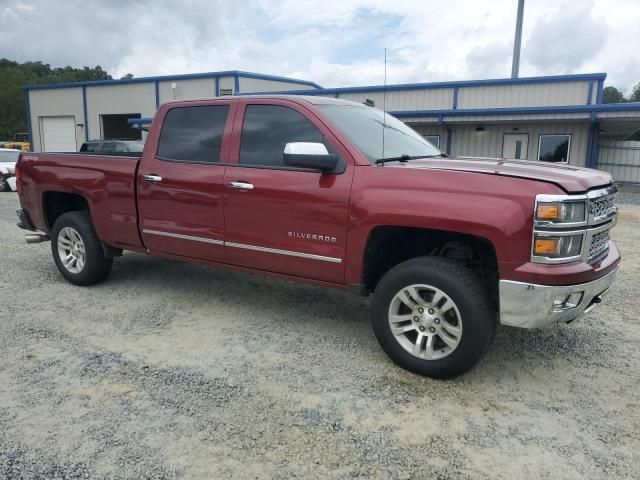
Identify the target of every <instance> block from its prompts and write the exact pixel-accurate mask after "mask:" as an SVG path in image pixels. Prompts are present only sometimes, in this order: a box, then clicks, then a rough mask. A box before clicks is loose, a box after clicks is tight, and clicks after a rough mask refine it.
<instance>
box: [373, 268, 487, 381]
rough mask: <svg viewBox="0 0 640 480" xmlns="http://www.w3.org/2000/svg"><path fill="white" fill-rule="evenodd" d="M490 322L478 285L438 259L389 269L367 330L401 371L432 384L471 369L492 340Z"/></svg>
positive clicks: (464, 270) (461, 270)
mask: <svg viewBox="0 0 640 480" xmlns="http://www.w3.org/2000/svg"><path fill="white" fill-rule="evenodd" d="M495 317H496V316H495V309H494V308H493V305H492V302H491V300H490V297H489V295H488V292H487V290H486V288H485V286H484V284H483V283H482V280H481V279H479V278H478V277H476V276H475V275H474V274H473V272H471V271H470V270H469V269H467V268H465V267H464V266H463V265H460V264H459V263H457V262H455V261H453V260H449V259H445V258H439V257H422V258H414V259H411V260H408V261H406V262H403V263H401V264H399V265H397V266H395V267H394V268H392V269H391V270H389V272H387V274H386V275H385V276H384V277H383V278H382V279H381V280H380V282H379V283H378V286H377V287H376V291H375V295H374V299H373V328H374V332H375V334H376V337H377V339H378V341H379V342H380V345H381V346H382V348H383V349H384V351H385V352H386V353H387V355H389V357H391V359H392V360H393V361H394V362H396V363H397V364H398V365H400V366H401V367H403V368H406V369H407V370H411V371H412V372H416V373H419V374H421V375H425V376H428V377H432V378H451V377H455V376H457V375H461V374H462V373H464V372H466V371H468V370H470V369H471V368H473V366H474V365H475V364H476V363H477V362H478V361H479V360H480V358H481V357H482V355H483V354H484V353H485V352H486V350H487V349H488V347H489V345H490V344H491V341H492V340H493V336H494V334H495V324H496V318H495Z"/></svg>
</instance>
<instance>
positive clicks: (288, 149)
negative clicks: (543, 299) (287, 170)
mask: <svg viewBox="0 0 640 480" xmlns="http://www.w3.org/2000/svg"><path fill="white" fill-rule="evenodd" d="M283 157H284V164H285V165H288V166H290V167H297V168H308V169H311V170H319V171H321V172H323V173H328V172H335V171H336V170H337V167H338V161H339V158H340V157H339V156H338V155H331V154H329V151H328V150H327V147H325V146H324V144H322V143H313V142H292V143H287V144H286V145H285V146H284V154H283ZM336 173H337V172H336Z"/></svg>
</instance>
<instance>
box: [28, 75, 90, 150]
mask: <svg viewBox="0 0 640 480" xmlns="http://www.w3.org/2000/svg"><path fill="white" fill-rule="evenodd" d="M29 106H30V109H31V112H30V114H31V134H32V137H33V138H32V139H31V141H32V143H33V149H34V151H36V152H39V151H41V150H42V143H41V140H42V138H41V132H40V120H39V119H40V117H58V116H72V117H74V123H75V124H76V125H77V124H84V111H83V108H82V87H78V88H52V89H49V90H29ZM83 141H84V127H76V144H77V146H78V148H80V145H82V142H83Z"/></svg>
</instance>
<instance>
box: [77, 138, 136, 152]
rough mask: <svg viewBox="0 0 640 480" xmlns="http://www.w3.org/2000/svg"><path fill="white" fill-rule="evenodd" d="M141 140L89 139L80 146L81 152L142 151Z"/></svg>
mask: <svg viewBox="0 0 640 480" xmlns="http://www.w3.org/2000/svg"><path fill="white" fill-rule="evenodd" d="M143 148H144V142H142V141H141V140H89V141H88V142H84V143H83V144H82V146H81V147H80V151H81V152H86V153H91V152H96V153H98V152H99V153H142V149H143Z"/></svg>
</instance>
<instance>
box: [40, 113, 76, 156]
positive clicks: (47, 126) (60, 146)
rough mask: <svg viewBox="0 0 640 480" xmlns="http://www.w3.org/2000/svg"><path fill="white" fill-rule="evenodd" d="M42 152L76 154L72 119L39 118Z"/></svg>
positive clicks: (74, 126)
mask: <svg viewBox="0 0 640 480" xmlns="http://www.w3.org/2000/svg"><path fill="white" fill-rule="evenodd" d="M40 131H41V132H42V151H43V152H76V151H77V150H78V147H77V146H76V122H75V118H74V117H40Z"/></svg>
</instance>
